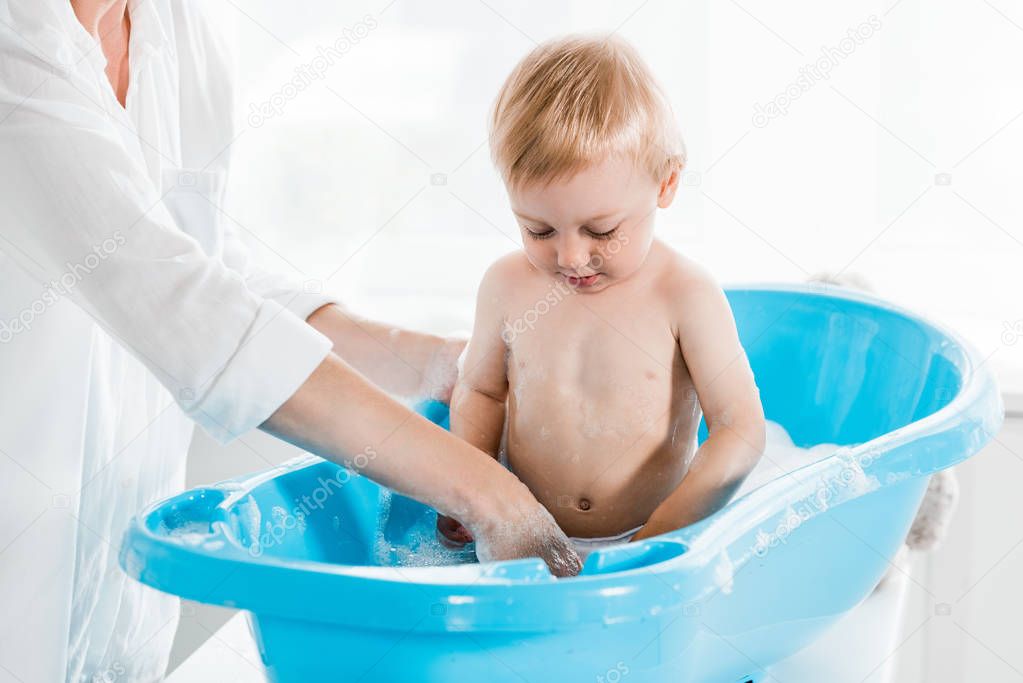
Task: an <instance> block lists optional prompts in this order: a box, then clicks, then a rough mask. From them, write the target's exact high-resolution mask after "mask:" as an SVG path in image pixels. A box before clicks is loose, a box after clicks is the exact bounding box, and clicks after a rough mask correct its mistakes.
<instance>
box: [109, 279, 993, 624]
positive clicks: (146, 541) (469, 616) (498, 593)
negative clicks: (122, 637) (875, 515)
mask: <svg viewBox="0 0 1023 683" xmlns="http://www.w3.org/2000/svg"><path fill="white" fill-rule="evenodd" d="M725 289H726V290H728V291H736V292H739V291H778V292H788V293H793V294H810V295H813V296H819V297H825V298H831V299H846V300H853V301H856V302H858V303H862V304H865V305H867V306H871V307H877V308H882V309H885V310H887V311H889V312H892V313H895V314H897V315H899V316H902V317H904V318H907V319H909V320H911V321H913V322H914V323H916V324H919V325H922V326H925V327H928V328H930V329H931V330H933V331H934V332H937V333H938V335H939V336H940V337H942V338H943V339H944V340H945V341H946V342H948V343H946V346H947V347H950V348H954V349H955V357H954V358H949V360H950V361H951V362H954V363H955V365H956V367H957V369H958V370H959V372H960V374H961V384H960V389H959V391H958V392H957V393H956V395H955V396H954V397H953V398H952V399H951V400H950V401H949V402H948V403H947V404H946V405H944V406H942V407H941V408H939V409H938V410H936V411H934V412H933V413H931V414H929V415H926V416H924V417H922V418H920V419H918V420H914V421H913V422H910V423H908V424H906V425H904V426H903V427H900V428H898V429H896V430H892V431H891V432H887V433H885V434H882V435H881V436H879V437H876V438H875V439H872V440H870V441H867V442H864V443H863V444H859V445H857V446H855V447H848V446H843V447H840V448H839V449H838V451H836V452H835V453H833V454H831V455H829V456H828V457H826V458H824V459H822V460H820V461H817V462H815V463H810V464H808V465H807V466H804V467H803V468H800V469H799V470H796V471H795V472H797V473H798V472H801V471H804V470H806V469H807V468H813V469H814V471H817V470H820V471H821V472H830V471H832V470H833V469H841V467H842V466H843V464H842V463H841V462H840V460H841V459H843V458H848V457H855V456H856V454H857V452H864V451H867V450H876V451H877V452H879V453H880V454H881V455H882V456H884V455H887V454H889V453H892V452H894V451H898V450H900V449H905V448H907V447H909V446H910V445H911V444H912V443H914V442H917V441H919V440H921V439H923V438H936V439H944V440H945V442H946V443H945V445H946V446H948V445H959V446H960V447H961V448H963V449H965V450H964V451H963V452H960V453H959V455H958V457H955V458H949V459H947V461H943V463H939V466H937V467H934V468H932V469H930V470H928V471H915V472H911V473H908V474H907V476H910V477H918V476H926V475H927V474H930V473H931V472H933V471H937V470H938V469H943V468H944V467H948V466H951V465H953V464H955V463H956V462H959V461H961V460H964V459H966V458H967V457H969V456H970V455H972V454H974V453H975V452H976V451H977V450H979V448H980V447H981V446H982V445H983V444H984V443H986V442H987V441H989V440H990V438H991V436H992V435H993V434H994V433H995V431H997V426H998V425H999V424H1000V423H1001V421H1002V418H1003V416H1002V412H1003V409H1002V404H1001V397H1000V395H999V393H998V391H997V387H996V385H995V382H994V378H993V376H992V375H991V372H990V370H989V369H987V368H983V367H982V364H981V363H979V362H978V361H979V355H978V354H977V352H976V350H975V349H974V348H973V347H972V345H971V344H969V342H967V341H966V340H964V339H963V338H962V337H961V336H959V335H958V334H956V333H954V332H952V331H950V330H948V329H946V328H944V327H943V326H940V325H937V324H935V323H933V322H931V321H929V320H927V319H926V318H924V317H923V316H920V315H918V314H915V313H912V312H910V311H907V310H906V309H904V308H902V307H900V306H897V305H895V304H892V303H890V302H887V301H885V300H883V299H880V298H879V297H876V296H874V295H872V294H866V293H863V292H858V291H853V290H848V289H847V288H843V287H838V286H834V285H828V284H773V283H762V284H749V285H742V286H739V285H732V284H730V285H727V286H726V287H725ZM971 425H972V427H971ZM986 426H987V427H988V428H987V429H985V427H986ZM981 434H983V436H981ZM964 453H965V454H964ZM880 460H884V458H883V457H882V458H880ZM324 462H327V461H325V460H323V459H321V458H319V457H317V456H313V455H311V454H307V455H303V456H299V457H298V458H295V459H292V460H290V461H288V462H286V463H282V464H281V465H278V466H276V467H273V468H269V469H267V470H264V471H261V472H258V473H254V474H251V475H246V476H243V477H239V478H236V479H232V480H228V481H227V482H221V483H220V484H217V485H214V486H212V487H206V488H205V489H194V490H193V492H194V491H196V490H207V491H209V490H217V489H218V487H222V490H224V491H225V498H224V500H223V501H222V502H221V504H220V505H219V507H221V508H226V507H227V506H229V505H233V504H235V503H237V502H238V501H240V500H242V499H243V498H244V497H245V496H247V495H249V494H250V493H251V492H252V490H253V489H254V488H255V487H257V486H259V485H260V484H263V483H266V482H268V481H269V480H271V479H273V478H274V477H277V476H280V475H282V474H286V473H293V472H297V471H299V470H301V469H304V468H306V467H312V466H315V465H319V464H321V463H324ZM900 481H901V480H900ZM890 483H895V482H886V483H882V484H881V487H883V486H887V485H889V484H890ZM807 487H808V484H807V483H806V482H805V481H804V482H802V483H801V482H799V481H795V480H793V478H792V477H790V476H784V477H780V478H778V479H775V480H772V481H771V482H768V483H767V484H765V485H764V486H762V487H760V488H758V489H756V490H754V491H751V492H749V493H748V494H746V495H744V496H742V497H741V498H739V499H736V500H733V501H731V502H730V503H729V505H728V506H726V507H725V508H723V509H722V510H719V511H718V512H716V513H714V514H713V515H711V516H709V517H708V518H706V519H704V520H702V521H700V522H698V523H696V524H694V525H690V526H689V527H685V528H683V529H679V530H676V531H673V532H669V533H667V534H663V535H661V536H657V537H653V538H651V539H647V540H645V541H643V542H641V544H637V545H638V546H639V547H643V545H642V544H648V543H651V542H669V543H677V544H680V545H682V546H684V549H685V552H683V553H681V554H679V555H678V556H676V557H674V558H672V559H669V560H665V561H663V562H660V563H657V564H652V565H648V566H642V567H636V568H632V569H625V570H622V571H616V572H612V573H606V574H595V575H591V576H579V577H574V578H572V579H567V580H562V581H554V580H553V578H552V577H550V574H549V572H547V570H546V567H544V566H543V564H542V563H541V562H539V561H538V560H535V559H524V560H515V561H505V562H496V563H486V564H484V565H476V566H479V567H483V568H484V569H483V570H481V572H480V576H479V578H478V579H477V580H475V581H474V582H472V583H468V584H467V583H466V582H464V581H460V582H450V583H448V582H443V581H430V582H418V581H410V580H409V576H403V574H408V575H411V576H412V577H413V578H415V575H416V574H419V573H420V572H419V571H418V568H401V569H400V570H399V571H395V568H390V567H370V568H367V567H365V566H360V565H340V564H335V563H327V562H319V561H313V560H301V559H282V558H276V557H272V556H266V555H264V556H262V557H258V558H257V557H253V556H251V555H250V554H249V553H248V552H246V551H245V550H244V549H243V548H241V547H240V546H235V549H236V550H237V552H223V553H220V554H219V555H218V554H215V553H211V552H209V551H205V550H202V549H200V548H196V547H189V546H187V545H182V544H181V543H180V542H178V541H171V540H170V539H167V538H163V537H160V536H158V535H157V534H155V533H153V532H151V531H150V530H149V529H148V528H147V527H146V524H145V520H147V519H148V518H149V517H150V516H151V515H152V514H154V513H155V512H156V511H157V510H158V509H159V508H160V507H161V506H163V505H166V504H167V503H168V502H170V500H177V499H178V498H181V497H182V496H185V495H187V494H189V493H190V492H189V491H186V492H184V493H183V494H180V495H179V496H177V497H175V498H172V499H169V500H166V501H161V502H158V503H155V504H153V505H150V506H149V507H147V508H146V509H145V511H143V512H142V513H140V514H139V515H136V517H135V518H133V520H132V523H131V524H130V525H129V528H128V530H127V531H126V533H125V538H124V542H123V543H122V548H121V565H122V567H124V568H125V571H126V572H127V573H128V574H129V575H131V576H133V577H134V578H136V579H139V580H141V581H143V582H144V583H147V584H149V585H151V586H153V587H155V588H157V589H171V588H172V587H173V586H174V584H176V583H179V582H177V581H175V577H174V571H173V570H174V569H175V568H176V569H178V570H185V569H186V568H187V567H188V565H189V564H192V563H194V564H197V565H201V566H202V567H204V569H205V570H207V571H212V572H214V573H216V572H217V571H218V568H219V570H222V571H223V572H228V571H229V572H230V573H231V574H233V572H234V571H236V570H237V569H238V567H234V566H233V565H237V564H238V563H242V564H244V565H246V566H247V568H248V569H250V570H252V571H253V572H255V574H256V575H257V579H254V580H259V581H271V580H272V581H275V582H276V581H281V582H283V583H284V584H286V583H288V581H289V580H295V581H297V583H299V584H307V581H306V580H307V579H310V578H316V579H318V580H320V581H323V582H324V585H332V582H335V581H345V582H352V584H351V588H352V589H353V590H356V591H358V590H364V591H372V592H381V593H382V594H386V595H388V596H390V597H391V598H393V599H400V596H401V595H402V594H404V595H406V596H410V595H412V594H413V593H414V591H422V590H427V591H428V592H429V593H430V594H431V595H432V596H433V598H432V599H433V600H434V601H441V602H442V603H443V602H444V601H445V600H447V601H448V603H447V606H448V608H449V611H448V612H447V613H446V614H445V617H444V618H441V619H440V620H439V621H440V622H441V623H440V624H438V626H437V630H443V631H454V632H457V631H477V630H483V631H504V630H514V631H530V632H536V631H550V630H560V629H562V628H568V627H571V626H573V625H575V626H578V625H579V624H580V623H590V622H593V621H601V620H602V621H603V622H604V623H605V624H607V623H618V622H621V621H632V620H634V619H638V618H642V617H643V614H642V610H637V609H636V607H635V605H636V603H637V601H638V602H639V603H641V604H661V605H663V606H664V611H666V612H668V611H673V610H678V609H681V608H682V607H683V605H686V604H690V603H693V602H699V601H700V600H702V598H703V597H704V595H703V594H701V593H699V592H692V591H678V590H676V589H675V588H673V587H672V586H671V585H670V584H671V582H666V581H665V580H664V578H663V575H664V574H668V573H676V572H679V573H688V572H700V571H707V568H708V567H709V566H710V565H711V564H712V563H713V562H714V561H715V560H716V559H718V558H719V557H720V553H721V551H722V549H727V548H728V546H729V544H730V542H731V541H734V540H735V539H736V538H738V537H740V536H741V535H742V534H744V533H747V532H748V531H749V528H750V525H753V524H757V523H760V522H762V521H763V520H765V519H768V518H769V517H770V516H771V515H773V514H776V513H777V511H776V510H769V509H767V507H768V506H767V504H766V501H768V500H769V499H777V498H778V497H779V496H782V497H785V498H786V499H787V500H791V499H792V497H793V496H795V495H796V494H797V493H800V492H801V491H802V493H804V494H805V493H807V491H808V489H807ZM879 488H880V487H879ZM228 489H230V490H229V491H228ZM865 493H869V492H864V493H860V494H858V495H856V496H853V497H852V498H849V500H853V499H855V498H857V497H859V496H860V495H864V494H865ZM844 502H848V501H842V502H841V503H839V504H842V503H844ZM814 516H816V515H814ZM758 520H759V522H758ZM222 531H223V530H221V533H222ZM228 540H230V539H228ZM154 557H155V558H159V559H161V560H164V561H165V562H164V564H166V567H165V568H164V569H163V570H159V571H156V570H154V568H153V567H152V566H150V567H148V568H147V567H145V566H143V565H144V564H145V563H144V562H143V558H150V559H152V558H154ZM746 559H747V560H748V559H749V558H746ZM502 566H503V567H506V568H510V569H511V570H512V571H511V575H510V576H511V578H509V576H508V575H506V576H500V575H497V574H494V573H488V572H491V570H493V569H494V568H498V567H502ZM432 571H433V572H434V573H436V569H435V568H434V569H433V570H432ZM296 572H297V573H299V574H300V575H301V576H299V578H298V579H295V576H294V573H296ZM545 575H546V576H545ZM339 586H340V584H336V585H333V588H334V589H335V590H336V589H337V588H338V587H339ZM511 587H514V588H515V589H516V591H517V592H518V594H519V595H520V596H521V597H520V601H523V602H533V600H534V599H535V600H536V604H543V603H544V602H547V601H549V600H550V599H553V598H554V597H555V596H557V600H558V601H560V602H565V601H570V602H572V603H574V604H582V603H579V602H578V601H592V600H599V601H600V603H601V607H602V609H595V610H592V611H589V612H587V611H586V610H583V611H580V612H577V613H573V614H569V613H566V612H564V611H563V610H558V612H559V613H558V614H557V615H555V614H553V613H551V612H546V613H544V614H543V618H542V620H529V619H526V620H520V621H518V622H516V623H507V624H503V625H502V624H501V623H497V622H495V621H494V620H493V619H491V618H488V616H489V617H492V616H493V614H492V613H491V610H490V609H484V610H483V612H481V611H480V609H481V608H484V607H487V606H488V605H489V606H495V605H498V604H499V603H500V604H503V603H504V602H505V598H506V592H507V590H508V589H509V588H511ZM169 592H173V593H176V594H179V595H184V596H185V597H191V598H193V599H197V600H203V598H204V597H212V595H208V596H202V595H195V593H194V591H189V590H181V589H180V588H178V589H174V590H169ZM704 593H705V591H704ZM548 596H549V597H548ZM453 598H463V599H466V600H469V601H471V604H470V605H469V607H471V609H463V610H460V609H458V608H457V606H456V605H453V604H451V603H450V600H451V599H453ZM206 601H208V602H209V601H211V600H206ZM232 602H234V601H233V600H228V599H224V598H223V597H220V596H219V595H218V599H216V600H215V601H214V604H226V605H228V606H234V607H238V608H241V609H249V610H252V611H254V612H257V613H259V614H268V615H272V616H276V617H280V618H296V615H295V614H294V612H293V611H291V610H289V609H288V606H287V605H272V604H267V603H265V602H263V601H261V600H260V601H258V602H261V603H262V604H261V605H259V606H257V605H254V604H232ZM484 613H485V614H484ZM485 615H487V616H485ZM334 616H337V615H336V614H335V615H334ZM363 616H364V615H363ZM302 618H307V619H309V620H314V621H325V622H329V623H335V624H345V623H347V622H346V621H344V620H343V619H341V620H339V619H336V618H331V615H330V614H322V615H315V614H309V615H304V616H303V617H302ZM481 621H482V622H485V623H482V624H481V623H480V622H481ZM498 621H500V620H498ZM360 623H361V624H362V625H364V626H366V627H377V628H381V629H385V630H393V629H394V628H395V625H394V624H393V623H391V622H389V621H385V622H381V623H378V624H375V625H374V624H371V623H365V622H360Z"/></svg>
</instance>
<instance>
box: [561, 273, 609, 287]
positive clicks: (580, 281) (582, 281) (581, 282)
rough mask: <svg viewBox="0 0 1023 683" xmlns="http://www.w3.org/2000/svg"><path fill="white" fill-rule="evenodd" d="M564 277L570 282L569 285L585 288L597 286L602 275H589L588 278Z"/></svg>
mask: <svg viewBox="0 0 1023 683" xmlns="http://www.w3.org/2000/svg"><path fill="white" fill-rule="evenodd" d="M563 277H564V278H565V279H566V280H568V284H570V285H571V286H573V287H579V288H583V287H592V286H593V285H595V284H596V283H597V280H598V279H599V278H600V273H596V274H595V275H587V276H586V277H579V276H578V275H564V276H563Z"/></svg>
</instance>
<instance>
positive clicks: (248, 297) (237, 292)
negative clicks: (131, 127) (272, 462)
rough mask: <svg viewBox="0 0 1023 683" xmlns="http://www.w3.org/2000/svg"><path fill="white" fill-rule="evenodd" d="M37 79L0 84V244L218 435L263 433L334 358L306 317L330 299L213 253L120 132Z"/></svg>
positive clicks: (67, 89)
mask: <svg viewBox="0 0 1023 683" xmlns="http://www.w3.org/2000/svg"><path fill="white" fill-rule="evenodd" d="M5 70H6V69H5ZM20 76H21V74H19V77H20ZM37 76H39V77H38V78H37V79H35V82H33V79H31V78H27V77H26V79H25V80H24V81H23V82H22V83H21V84H20V87H18V84H15V86H13V87H12V86H11V85H10V84H9V83H5V84H0V118H2V119H3V121H2V123H0V198H2V200H0V207H2V209H0V210H2V211H3V213H4V215H3V218H2V219H0V249H3V250H4V252H6V253H7V254H8V255H9V256H10V257H11V258H12V259H13V260H14V261H15V262H16V263H17V264H18V265H19V266H21V267H22V268H24V269H25V270H26V271H27V272H28V273H30V274H31V275H32V276H33V277H34V278H35V279H36V280H38V281H39V283H40V289H41V292H44V293H46V292H48V293H49V296H60V297H67V298H69V299H71V300H72V301H73V302H74V303H76V304H77V305H78V306H79V307H80V308H82V309H83V310H84V311H85V312H87V313H88V314H89V315H90V316H91V317H92V318H93V319H94V320H95V321H96V322H97V323H98V324H99V325H100V326H102V328H103V329H105V330H106V331H107V332H108V333H109V334H110V335H111V336H113V337H115V338H116V339H117V340H118V341H119V342H120V343H121V344H122V345H124V346H125V347H126V348H128V349H129V350H130V351H131V352H132V353H133V354H134V355H135V356H136V357H137V358H139V359H140V360H141V362H143V363H144V364H145V365H146V366H147V367H148V368H149V370H151V371H152V372H153V373H154V375H156V376H157V377H158V378H159V380H160V381H161V382H162V383H163V384H164V385H165V386H166V387H167V388H168V389H169V390H170V391H171V393H172V395H173V396H174V397H175V399H176V400H177V401H178V403H179V404H180V405H181V407H182V408H183V409H184V410H185V412H186V413H187V414H188V415H189V416H191V417H192V418H193V419H194V420H195V421H196V422H198V423H199V424H200V425H201V426H202V427H204V428H205V429H206V430H207V431H208V432H209V433H210V434H211V435H213V436H214V437H215V438H216V439H218V440H219V441H221V442H225V443H226V442H228V441H230V440H231V439H232V438H234V437H236V436H238V435H239V434H242V433H244V432H246V431H248V430H250V429H252V428H253V427H256V426H258V425H259V424H261V423H262V422H264V421H265V420H266V419H267V418H268V417H269V416H270V415H271V414H272V413H273V412H274V411H275V410H276V409H277V408H278V407H279V406H280V405H281V404H283V403H284V402H285V401H286V400H287V399H288V398H289V397H290V396H291V395H292V394H293V393H294V392H295V391H296V390H297V388H298V387H299V386H300V385H301V384H302V383H303V382H304V381H305V380H306V379H307V378H308V376H309V375H310V374H311V373H312V372H313V370H314V369H315V368H316V367H317V366H318V365H319V364H320V363H321V362H322V360H323V359H324V357H325V356H326V355H327V354H328V353H329V352H330V348H331V343H330V340H329V339H327V338H326V337H325V336H323V335H322V334H320V333H319V332H317V331H316V330H315V329H313V328H312V327H311V326H309V325H308V324H306V323H305V321H304V318H305V317H306V316H305V315H303V313H304V312H305V311H306V309H308V308H310V307H312V306H317V305H322V304H318V302H320V301H324V302H325V301H326V300H328V299H329V297H324V296H323V295H314V296H301V297H299V296H296V295H297V294H299V292H295V291H294V290H290V292H291V293H290V296H291V297H292V298H291V300H290V301H289V300H288V296H289V292H288V291H284V290H283V289H282V290H281V291H279V292H274V291H271V290H272V289H273V287H272V286H269V285H268V287H265V288H263V291H264V292H266V294H267V296H263V295H261V294H260V293H259V289H260V288H259V287H256V288H253V287H250V286H249V284H247V282H246V278H245V276H243V274H241V273H239V272H236V271H235V270H234V269H232V268H231V267H228V266H227V265H225V263H223V262H221V261H220V260H218V259H214V258H209V257H207V255H206V254H205V253H204V252H203V250H202V248H201V247H200V246H199V244H198V243H197V242H196V241H195V240H194V239H192V238H191V237H190V236H188V235H186V234H185V233H183V232H182V231H181V230H179V229H178V226H177V225H176V224H175V222H174V219H173V217H172V215H171V214H170V212H169V211H168V210H167V208H166V207H165V206H164V204H163V202H162V198H161V196H160V194H159V192H158V190H157V188H156V187H155V186H154V184H153V182H152V181H151V180H150V178H149V176H148V174H147V172H146V169H145V168H144V166H143V164H142V162H141V161H140V160H139V158H140V155H138V154H131V153H129V152H130V148H129V149H126V147H125V141H124V138H123V137H122V136H121V134H120V132H119V131H118V130H117V128H116V126H118V125H122V124H119V123H117V122H116V121H114V120H113V119H111V117H110V116H109V115H108V114H106V113H105V112H103V111H102V110H99V109H98V108H97V107H95V105H94V103H92V102H91V101H90V100H89V98H87V97H85V96H84V95H83V94H82V93H81V91H80V89H79V88H76V87H75V84H74V83H73V82H72V81H71V80H70V79H69V78H68V77H65V76H63V75H61V74H46V73H44V72H43V70H42V69H40V70H38V73H37ZM5 80H6V79H5ZM30 86H31V87H34V88H35V89H34V90H31V89H30ZM250 277H253V276H252V275H250ZM309 312H311V311H309Z"/></svg>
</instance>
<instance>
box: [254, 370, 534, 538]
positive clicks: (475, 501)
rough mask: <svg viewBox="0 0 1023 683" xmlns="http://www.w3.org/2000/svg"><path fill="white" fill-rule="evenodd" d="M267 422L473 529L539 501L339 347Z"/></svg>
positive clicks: (295, 441)
mask: <svg viewBox="0 0 1023 683" xmlns="http://www.w3.org/2000/svg"><path fill="white" fill-rule="evenodd" d="M262 428H263V429H264V430H265V431H267V432H270V433H271V434H273V435H275V436H277V437H279V438H281V439H284V440H285V441H288V442H290V443H293V444H295V445H298V446H300V447H302V448H304V449H306V450H308V451H310V452H312V453H315V454H317V455H319V456H321V457H324V458H327V459H329V460H332V461H334V462H336V463H339V464H342V465H345V466H348V467H349V468H351V469H353V470H357V471H359V472H360V473H361V474H365V475H366V476H368V477H369V478H370V479H373V480H374V481H377V482H379V483H381V484H383V485H384V486H387V487H389V488H392V489H394V490H395V491H398V492H400V493H403V494H405V495H407V496H410V497H412V498H415V499H417V500H419V501H422V502H423V503H425V504H427V505H430V506H431V507H433V508H435V509H437V510H439V511H441V512H442V513H444V514H448V515H456V516H458V519H460V520H463V523H464V524H466V526H468V527H469V528H470V529H471V527H472V526H473V525H479V524H482V523H485V521H486V520H487V519H488V518H491V517H495V516H500V515H501V514H502V512H506V511H502V510H501V509H500V508H501V507H507V505H510V506H515V505H526V506H532V505H534V504H536V502H535V499H533V500H531V499H532V496H531V495H530V494H529V492H528V489H526V488H525V486H524V485H523V484H522V483H521V482H519V481H518V479H516V478H515V477H514V476H513V475H511V473H509V472H508V471H507V470H505V469H504V468H503V467H501V466H500V465H499V464H498V463H496V462H495V461H494V460H493V459H492V458H490V457H488V456H487V455H486V454H484V453H482V452H480V451H479V450H477V449H476V448H474V447H472V446H471V445H470V444H468V443H465V442H464V441H462V440H460V439H458V438H456V437H455V436H453V435H451V434H450V433H448V432H446V431H445V430H443V429H441V428H440V427H437V426H436V425H434V424H432V423H431V422H429V421H428V420H426V419H425V418H423V417H421V416H419V415H417V414H415V413H413V412H411V411H409V410H408V409H407V408H405V407H404V406H402V405H401V404H400V403H398V402H397V401H395V400H394V399H393V398H391V397H390V396H388V395H387V394H385V393H384V392H383V391H381V390H380V389H379V388H377V387H376V386H374V385H373V384H372V383H370V382H369V381H368V380H367V379H366V378H365V377H363V376H362V375H360V374H359V373H358V372H356V371H355V370H354V369H353V368H352V367H351V366H349V365H348V364H347V363H346V362H345V361H343V360H341V359H340V358H338V356H337V355H335V354H330V355H328V356H327V358H326V359H325V360H324V361H323V363H321V365H320V366H319V367H318V368H317V369H316V370H315V371H314V372H313V374H312V376H310V378H309V379H308V380H307V381H306V383H305V384H303V385H302V387H301V388H300V389H299V390H298V391H297V392H296V393H295V394H294V395H293V396H292V397H291V398H290V399H289V400H288V401H287V402H285V403H284V405H282V406H281V407H280V408H279V409H278V410H277V411H276V412H275V413H274V414H273V415H272V416H271V417H270V418H269V419H268V420H267V421H266V422H265V423H264V424H263V425H262ZM506 502H507V505H506Z"/></svg>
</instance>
